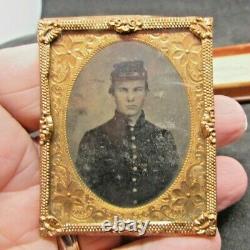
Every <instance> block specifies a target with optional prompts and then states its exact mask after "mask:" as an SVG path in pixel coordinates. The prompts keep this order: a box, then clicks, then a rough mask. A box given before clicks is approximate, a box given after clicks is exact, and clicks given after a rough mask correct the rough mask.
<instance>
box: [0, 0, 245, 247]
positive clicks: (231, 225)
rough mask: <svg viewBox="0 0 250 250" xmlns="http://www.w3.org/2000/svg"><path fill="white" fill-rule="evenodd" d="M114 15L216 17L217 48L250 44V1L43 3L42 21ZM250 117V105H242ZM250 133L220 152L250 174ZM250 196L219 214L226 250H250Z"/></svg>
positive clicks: (88, 0) (30, 39)
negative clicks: (56, 18)
mask: <svg viewBox="0 0 250 250" xmlns="http://www.w3.org/2000/svg"><path fill="white" fill-rule="evenodd" d="M108 14H109V15H111V14H150V15H165V16H189V15H198V16H213V17H214V21H215V35H214V45H215V47H221V46H226V45H232V44H239V43H249V42H250V28H249V27H250V0H234V1H233V0H209V1H204V0H186V1H183V0H175V1H170V0H155V1H152V0H60V1H58V0H57V1H56V0H43V11H42V17H55V16H80V15H108ZM34 41H36V36H35V35H34V36H28V37H24V38H22V39H19V40H17V41H12V42H8V43H7V44H4V45H1V46H0V48H1V47H2V48H3V47H10V46H15V45H18V44H25V43H31V42H34ZM242 106H243V108H244V110H245V111H246V113H247V116H248V117H250V103H245V104H242ZM249 148H250V129H249V128H248V130H247V133H246V134H245V136H244V137H243V138H242V139H241V140H239V141H238V142H236V143H235V144H234V145H231V146H228V147H226V148H223V149H221V150H219V152H218V154H220V155H229V156H232V157H234V158H236V159H237V160H239V161H240V162H241V163H242V165H244V167H245V169H246V171H247V172H248V176H249V174H250V160H249ZM229 167H230V166H229ZM249 201H250V192H249V191H248V192H247V194H246V195H245V197H244V198H243V199H242V200H241V201H240V202H239V203H237V204H236V205H234V206H233V207H231V208H228V209H226V210H225V211H223V212H221V213H220V214H219V228H220V231H221V234H222V249H223V250H249V249H250V237H249V235H250V202H249Z"/></svg>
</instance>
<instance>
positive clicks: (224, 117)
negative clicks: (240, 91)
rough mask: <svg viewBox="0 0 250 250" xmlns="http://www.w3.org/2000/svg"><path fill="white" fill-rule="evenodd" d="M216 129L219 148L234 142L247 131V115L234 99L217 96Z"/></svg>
mask: <svg viewBox="0 0 250 250" xmlns="http://www.w3.org/2000/svg"><path fill="white" fill-rule="evenodd" d="M215 129H216V139H217V146H218V147H222V146H225V145H227V144H230V143H232V142H234V141H235V140H237V139H239V138H240V137H241V136H242V134H243V133H244V132H245V131H246V129H247V117H246V114H245V112H244V110H243V108H242V107H241V105H240V104H239V103H238V102H236V101H235V100H234V99H232V98H230V97H227V96H222V95H217V96H215Z"/></svg>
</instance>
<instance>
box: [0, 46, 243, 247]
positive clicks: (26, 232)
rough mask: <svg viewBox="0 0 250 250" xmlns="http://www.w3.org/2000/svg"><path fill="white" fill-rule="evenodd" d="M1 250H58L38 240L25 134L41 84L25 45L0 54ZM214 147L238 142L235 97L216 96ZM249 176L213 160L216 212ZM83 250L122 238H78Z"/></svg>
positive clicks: (33, 123)
mask: <svg viewBox="0 0 250 250" xmlns="http://www.w3.org/2000/svg"><path fill="white" fill-rule="evenodd" d="M0 68H1V71H0V250H3V249H11V250H14V249H15V250H17V249H28V250H33V249H34V250H39V249H41V250H44V249H46V250H52V249H57V244H56V240H55V239H44V238H41V237H40V236H39V146H38V144H37V142H35V141H33V140H32V139H31V138H30V135H29V132H31V131H36V130H38V126H39V117H40V86H39V66H38V47H37V45H36V44H33V45H25V46H21V47H16V48H10V49H5V50H2V51H0ZM215 104H216V109H215V110H216V131H217V146H218V147H221V146H224V145H227V144H230V143H232V142H234V141H235V140H237V139H238V138H239V137H240V136H241V135H242V134H243V133H244V131H245V129H246V115H245V114H244V111H243V109H242V108H241V106H240V105H239V104H238V103H237V102H236V101H234V100H233V99H231V98H229V97H225V96H216V97H215ZM246 188H247V176H246V173H245V171H244V169H243V167H242V166H241V165H240V163H239V162H237V161H236V160H234V159H232V158H230V157H225V156H218V157H217V190H218V211H220V210H222V209H225V208H226V207H228V206H230V205H232V204H233V203H235V202H237V201H238V200H239V199H240V198H241V197H242V196H243V194H244V193H245V191H246ZM79 242H80V245H81V248H82V250H84V249H88V250H94V249H95V250H97V249H113V248H116V247H117V248H119V246H120V245H121V242H122V237H120V236H109V237H107V236H100V237H99V236H98V237H97V236H92V237H87V236H80V237H79ZM120 247H121V248H123V249H129V250H132V249H133V250H136V249H144V250H146V249H154V250H155V249H168V250H176V249H178V250H184V249H185V250H187V249H188V250H189V249H192V250H196V249H197V250H198V249H199V250H200V249H204V250H205V249H211V250H215V249H220V235H219V233H217V235H216V237H212V238H202V237H144V238H136V240H134V241H133V242H132V243H130V244H128V245H126V246H120ZM119 249H120V248H119Z"/></svg>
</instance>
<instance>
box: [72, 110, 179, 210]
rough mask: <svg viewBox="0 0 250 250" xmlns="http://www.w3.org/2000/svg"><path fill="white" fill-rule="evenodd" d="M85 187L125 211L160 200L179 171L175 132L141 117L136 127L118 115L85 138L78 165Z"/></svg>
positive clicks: (89, 132) (79, 153) (86, 134)
mask: <svg viewBox="0 0 250 250" xmlns="http://www.w3.org/2000/svg"><path fill="white" fill-rule="evenodd" d="M76 167H77V170H78V173H79V174H80V176H81V177H82V179H83V181H84V182H85V184H86V185H87V186H88V187H89V188H90V190H91V191H93V192H94V193H95V194H97V195H98V196H99V197H101V198H102V199H104V200H106V201H107V202H109V203H112V204H114V205H117V206H122V207H133V206H137V205H142V204H144V203H146V202H148V201H150V200H152V199H153V198H156V197H157V196H158V195H160V194H161V193H162V192H163V191H164V190H165V189H166V188H167V186H168V185H169V183H170V182H171V181H172V180H173V177H174V175H175V173H176V171H177V167H178V156H177V152H176V145H175V142H174V139H173V136H172V134H171V132H170V131H168V130H166V129H161V128H159V127H157V126H155V125H154V124H152V123H150V122H149V121H147V120H145V116H144V113H143V112H142V114H141V115H140V117H139V119H138V120H137V123H136V125H135V126H133V127H132V126H129V125H128V120H127V119H126V117H125V116H124V115H122V114H120V113H118V112H116V113H115V116H114V117H113V118H112V119H111V120H109V121H108V122H106V123H105V124H103V125H101V126H99V127H97V128H95V129H92V130H90V131H88V132H86V133H85V135H84V136H83V138H82V140H81V142H80V145H79V151H78V156H77V161H76Z"/></svg>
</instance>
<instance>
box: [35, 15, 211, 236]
mask: <svg viewBox="0 0 250 250" xmlns="http://www.w3.org/2000/svg"><path fill="white" fill-rule="evenodd" d="M38 41H39V47H40V74H41V111H42V115H41V120H40V145H41V217H40V230H41V233H42V235H45V236H48V235H49V236H54V235H60V234H67V233H71V234H76V233H92V234H93V233H103V234H107V232H104V229H103V222H104V221H105V220H109V221H111V222H112V221H113V220H114V218H115V216H118V217H119V219H121V220H123V221H128V220H135V221H142V222H143V221H147V220H149V225H148V227H147V230H146V234H184V235H206V236H214V235H215V233H216V171H215V143H216V141H215V129H214V122H215V121H214V103H213V87H212V80H213V79H212V19H211V18H201V17H153V16H105V17H81V18H80V17H79V18H57V19H44V20H41V21H40V23H39V31H38ZM128 43H130V44H131V46H127V44H128ZM116 45H119V46H120V45H121V48H120V52H121V55H122V56H123V58H124V57H126V56H127V58H126V60H127V61H130V62H131V61H133V60H135V59H138V58H137V56H136V55H137V54H138V55H141V56H142V58H144V59H145V58H146V57H147V58H148V59H147V60H148V61H147V60H146V59H145V60H146V61H145V65H146V66H147V65H149V63H151V67H149V69H148V81H149V89H150V92H149V93H150V95H152V96H154V97H155V98H156V99H155V100H158V101H159V102H158V104H157V101H156V102H153V101H152V102H151V103H149V104H148V110H149V112H148V113H149V114H151V118H152V119H153V120H154V119H155V120H157V119H158V123H159V122H161V121H162V120H159V119H164V117H165V113H164V112H163V113H160V115H159V116H158V117H157V116H155V117H154V114H155V113H154V112H156V111H157V110H161V108H162V107H163V108H164V107H168V110H175V112H174V113H175V114H174V115H175V116H172V118H173V117H176V119H177V121H179V122H181V119H180V117H187V118H186V120H184V127H183V128H185V123H186V124H187V126H186V130H187V131H188V136H186V137H185V135H184V134H183V137H182V134H181V133H182V132H181V131H182V130H180V129H179V132H178V133H179V145H180V146H181V145H182V142H183V144H185V142H184V139H183V141H182V142H181V139H180V138H181V137H182V138H186V139H185V140H186V144H185V145H186V146H185V148H183V150H182V154H181V159H180V161H179V162H180V163H179V167H178V171H176V173H175V175H174V177H173V179H172V180H171V181H170V183H168V184H166V185H165V186H166V187H165V189H164V191H162V192H161V193H159V194H158V195H156V196H155V197H153V199H150V200H146V201H145V202H144V203H142V204H139V205H137V204H136V203H135V204H133V206H128V205H125V206H123V205H119V203H115V202H112V199H110V200H107V199H103V198H102V197H101V196H100V195H98V194H97V193H96V192H93V190H91V185H86V183H85V182H84V178H82V177H81V176H80V175H79V171H77V169H76V166H75V163H74V162H75V161H74V159H75V158H74V156H73V155H72V154H73V153H72V148H75V150H73V151H74V152H75V151H76V149H77V147H78V145H75V144H77V143H78V144H79V138H80V137H81V136H82V135H83V132H82V134H81V135H80V134H79V133H78V132H77V129H76V126H74V124H76V123H77V119H78V115H79V116H80V115H84V114H86V113H87V111H88V110H91V108H92V107H94V108H95V109H94V110H95V112H94V111H93V113H92V118H90V117H91V116H86V117H87V118H86V117H85V120H83V121H84V122H82V123H81V124H82V127H83V128H84V127H85V132H86V131H87V130H88V129H90V128H93V127H95V126H97V125H98V122H99V125H100V124H101V123H102V122H104V120H103V121H102V122H100V121H99V120H98V122H96V124H94V123H91V122H92V120H93V119H94V118H93V117H99V115H100V116H101V115H102V112H100V110H103V109H102V106H103V105H104V106H105V105H106V104H105V103H106V102H105V101H106V99H107V98H106V96H105V95H103V96H102V100H101V101H100V100H99V99H98V100H97V99H95V98H92V97H93V96H94V97H98V93H103V92H105V91H104V89H105V88H106V87H107V86H108V84H106V85H105V82H107V81H105V80H103V82H102V79H100V78H99V76H100V75H101V74H102V75H103V76H105V77H106V78H108V77H110V73H111V72H110V71H111V69H109V73H107V72H108V69H106V66H103V68H98V65H108V63H109V61H112V59H113V57H115V56H116V55H117V54H115V53H113V54H112V53H111V52H112V48H113V47H112V46H116ZM123 45H124V46H125V45H126V46H127V47H126V46H125V47H126V48H125V47H123ZM133 46H134V49H131V50H130V48H133ZM136 46H137V47H136ZM110 48H111V49H110ZM108 49H109V50H108ZM144 49H145V50H144ZM107 50H108V51H109V52H110V51H111V52H110V53H111V54H109V53H108V52H107ZM117 51H119V50H117ZM124 51H125V52H124ZM132 51H133V52H134V53H135V55H134V54H133V52H132ZM147 51H151V52H152V51H153V52H152V53H151V52H149V54H147V53H148V52H147ZM104 52H105V53H106V52H107V53H106V54H105V53H104ZM113 52H114V51H113ZM102 53H103V54H102ZM136 53H137V54H136ZM101 54H102V57H101V56H100V55H101ZM105 55H106V56H105ZM107 55H109V56H110V57H108V60H107ZM111 55H113V56H111ZM118 55H119V53H118ZM155 55H158V57H157V58H160V59H161V60H163V61H164V63H162V64H161V65H160V66H162V67H163V69H162V71H164V67H166V68H168V69H169V71H167V73H166V74H165V75H166V76H164V74H161V73H159V68H160V67H158V66H157V65H158V64H157V62H154V61H153V59H154V58H156V57H155ZM104 59H105V60H106V61H105V60H104ZM129 59H130V60H129ZM102 60H104V62H106V64H105V63H103V64H100V61H102ZM114 62H115V61H114ZM112 63H113V61H112ZM118 63H119V62H118ZM107 68H108V66H107ZM132 68H133V66H132ZM170 69H171V70H172V71H171V70H170ZM157 70H158V71H157ZM170 71H171V72H172V73H173V72H174V73H173V75H174V77H175V78H174V79H179V81H178V84H174V83H175V82H174V80H172V82H171V81H170V80H169V86H170V85H171V84H172V86H176V85H177V87H176V88H175V87H172V88H169V89H168V91H167V90H166V88H165V89H158V88H157V86H158V85H157V81H158V82H159V81H160V80H161V81H162V80H163V81H164V79H165V78H164V77H166V79H167V80H166V81H168V79H171V78H169V76H168V73H169V72H170ZM100 72H101V73H100ZM150 72H151V73H150ZM164 72H165V71H164ZM150 75H154V77H153V78H152V76H150ZM157 75H159V77H157ZM105 77H104V78H105ZM150 77H151V78H150ZM106 78H105V79H106ZM159 79H160V80H159ZM173 82H174V83H173ZM81 83H82V86H83V87H82V88H80V87H79V86H81ZM98 83H99V84H98ZM164 86H165V85H164ZM93 88H94V90H93ZM179 92H182V93H184V96H185V98H181V95H178V93H179ZM82 93H83V94H82ZM91 93H92V94H91ZM93 93H94V94H93ZM165 95H166V96H167V98H165V99H164V96H165ZM171 97H172V99H171ZM157 98H158V99H157ZM182 99H183V102H182ZM164 100H166V102H167V100H170V103H168V105H167V103H164ZM185 100H186V102H185ZM160 101H161V102H160ZM162 101H163V103H162ZM108 105H109V104H107V105H106V106H108ZM157 105H158V106H157ZM150 108H151V109H150ZM132 109H133V107H132ZM150 110H151V111H150ZM98 112H99V113H98ZM150 112H151V113H150ZM172 113H173V112H172ZM185 114H188V115H186V116H185ZM170 118H171V117H170ZM170 118H169V117H166V119H165V121H166V120H167V121H166V122H165V124H163V125H167V127H168V125H169V127H170V128H171V124H172V125H173V124H176V123H175V122H173V123H171V122H170V123H168V121H169V120H171V119H172V118H171V119H170ZM91 119H92V120H91ZM173 119H174V118H173ZM178 119H179V120H178ZM156 123H157V122H156ZM188 124H189V125H188ZM73 128H74V129H73ZM172 129H173V131H174V130H175V127H172ZM78 130H79V126H78ZM74 131H76V132H74ZM183 131H184V130H183ZM178 133H176V134H174V137H175V139H176V138H177V137H178ZM70 138H71V139H70ZM72 138H73V139H72ZM74 139H75V141H74ZM132 140H134V138H132ZM177 141H178V138H177ZM177 149H178V144H177ZM148 157H150V154H149V155H148ZM169 157H171V155H170V156H169ZM127 167H129V166H127ZM89 177H90V178H92V176H89ZM117 178H118V179H119V178H120V177H119V176H117ZM152 178H153V175H152ZM121 181H122V180H121ZM154 184H155V185H156V186H157V185H158V183H154ZM151 187H152V188H153V186H151ZM128 188H130V187H128ZM104 189H105V185H104ZM114 191H115V190H114ZM136 191H137V190H136V189H134V190H133V192H136ZM118 194H119V193H118ZM124 199H126V197H125V196H124ZM109 233H116V232H115V231H114V230H113V231H112V230H111V231H110V232H109ZM123 233H124V234H131V232H129V231H126V230H125V231H124V232H123ZM135 234H136V232H135Z"/></svg>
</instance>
